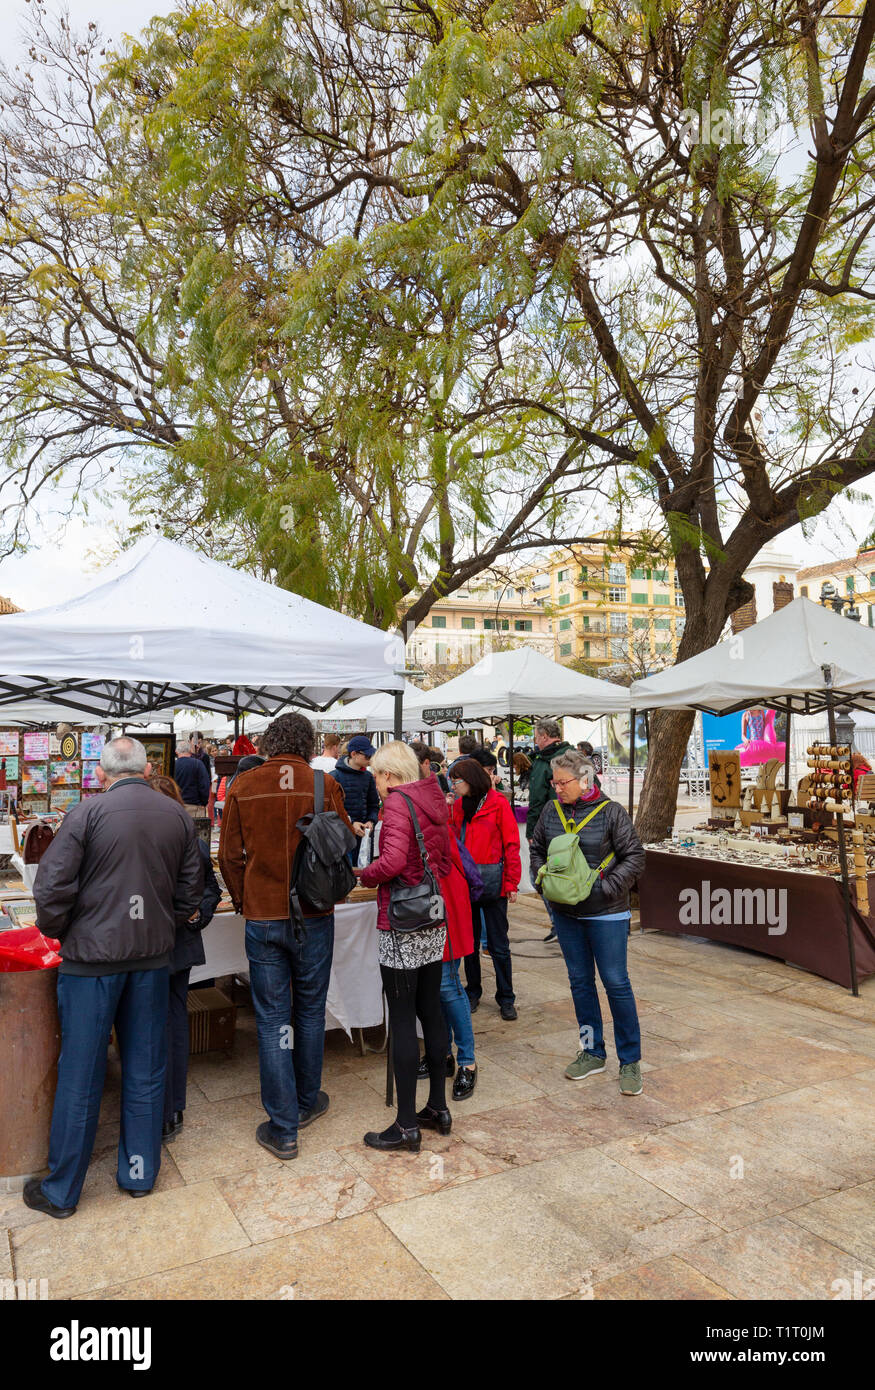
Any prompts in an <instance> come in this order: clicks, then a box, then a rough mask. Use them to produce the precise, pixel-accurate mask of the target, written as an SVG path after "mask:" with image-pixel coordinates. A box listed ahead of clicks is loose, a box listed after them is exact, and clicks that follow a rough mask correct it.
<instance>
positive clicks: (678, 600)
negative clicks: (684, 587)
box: [674, 589, 684, 608]
mask: <svg viewBox="0 0 875 1390" xmlns="http://www.w3.org/2000/svg"><path fill="white" fill-rule="evenodd" d="M674 606H675V608H683V606H684V596H683V594H682V593H681V591H680V589H675V591H674Z"/></svg>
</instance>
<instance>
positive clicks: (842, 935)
mask: <svg viewBox="0 0 875 1390" xmlns="http://www.w3.org/2000/svg"><path fill="white" fill-rule="evenodd" d="M750 889H754V890H756V889H762V890H764V897H763V898H761V899H751V897H750V896H748V897H746V898H741V897H740V896H737V895H736V894H737V892H738V894H740V893H741V892H742V891H743V890H750ZM691 890H692V892H691ZM721 890H727V891H728V893H729V895H730V897H729V900H727V899H726V897H725V896H724V895H723V894H722V893H721ZM769 890H771V892H769ZM638 893H639V897H640V903H641V925H642V927H646V928H650V929H654V930H656V931H664V932H676V933H682V934H684V935H688V936H705V937H708V938H709V939H711V940H714V941H728V942H731V943H732V944H733V945H734V946H749V947H750V948H751V950H754V951H762V952H763V953H764V954H765V955H768V956H775V957H777V958H778V959H779V960H786V961H789V962H791V964H793V965H801V966H802V967H803V968H804V969H805V970H810V971H812V972H813V973H814V974H815V975H822V976H823V978H824V979H826V980H834V981H835V983H836V984H839V985H845V986H846V987H847V988H850V986H851V967H850V962H849V960H848V934H847V927H846V924H845V912H844V902H843V899H842V885H841V880H840V879H833V878H828V877H826V875H822V874H799V873H792V872H789V871H788V870H786V869H784V870H781V869H777V868H775V869H773V868H770V867H762V868H760V867H751V866H750V865H747V864H724V863H722V862H721V861H720V860H717V859H702V858H699V857H698V856H684V855H682V854H664V853H660V852H659V851H658V850H651V849H649V850H647V864H646V867H645V870H644V873H643V874H642V876H641V878H640V879H639V882H638ZM777 893H783V894H785V895H786V896H785V897H784V898H783V899H779V898H777V897H776V896H775V895H776V894H777ZM869 900H870V902H872V903H875V874H870V875H869ZM728 902H731V904H732V906H731V908H730V909H729V911H728V921H721V920H720V918H721V916H724V915H727V914H726V908H727V905H728ZM763 907H765V909H766V911H765V912H763V910H762V909H763ZM781 912H783V913H784V914H785V916H786V931H785V932H784V933H783V934H778V932H777V931H776V930H775V927H776V926H778V927H780V925H781V922H780V915H781ZM715 916H716V917H717V918H718V920H717V921H716V922H715V921H713V920H712V919H713V918H714V917H715ZM769 916H770V917H771V918H772V922H771V923H770V922H769V920H767V918H768V917H769ZM697 917H698V920H696V918H697ZM776 917H777V918H778V919H779V920H778V922H777V923H775V921H774V919H775V918H776ZM851 924H852V928H853V933H854V946H855V951H856V957H857V978H858V979H859V980H865V979H866V978H868V976H870V975H875V915H873V914H870V916H869V917H868V918H866V917H863V916H862V914H861V913H859V912H858V911H857V909H856V907H855V906H854V902H853V894H852V896H851ZM770 925H771V927H772V930H771V932H770V930H769V928H770Z"/></svg>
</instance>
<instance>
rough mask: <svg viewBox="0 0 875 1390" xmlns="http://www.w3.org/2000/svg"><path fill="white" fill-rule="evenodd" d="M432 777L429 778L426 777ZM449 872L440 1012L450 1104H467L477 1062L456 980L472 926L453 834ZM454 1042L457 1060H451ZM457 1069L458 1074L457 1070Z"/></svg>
mask: <svg viewBox="0 0 875 1390" xmlns="http://www.w3.org/2000/svg"><path fill="white" fill-rule="evenodd" d="M428 775H429V776H431V774H430V773H429V774H428ZM450 854H451V856H452V861H453V862H452V864H451V866H450V871H449V873H448V874H446V876H445V877H443V878H441V880H440V887H441V895H442V897H443V900H444V903H445V904H446V909H447V944H446V946H445V947H444V962H443V972H442V974H441V1009H442V1011H443V1015H444V1022H445V1023H446V1025H447V1038H448V1050H447V1076H453V1074H454V1073H455V1080H454V1082H453V1100H467V1099H468V1097H469V1096H472V1095H473V1094H474V1087H475V1086H476V1084H477V1061H476V1057H475V1055H474V1027H473V1024H472V1023H471V1002H470V1000H469V998H468V995H467V994H466V993H465V990H464V989H463V988H462V981H461V980H460V979H459V962H460V961H461V960H464V959H466V957H468V956H469V955H470V954H471V952H472V951H473V950H474V925H473V920H472V907H471V895H470V893H469V892H468V880H467V879H466V877H465V870H464V867H463V865H462V856H461V854H460V853H459V842H458V840H457V839H456V836H455V834H451V835H450ZM453 1042H455V1044H456V1057H455V1060H454V1059H453V1051H452V1048H453ZM457 1067H458V1070H456V1068H457ZM427 1076H428V1058H427V1057H423V1059H422V1061H421V1062H420V1064H419V1077H420V1079H421V1080H424V1079H425V1078H426V1077H427Z"/></svg>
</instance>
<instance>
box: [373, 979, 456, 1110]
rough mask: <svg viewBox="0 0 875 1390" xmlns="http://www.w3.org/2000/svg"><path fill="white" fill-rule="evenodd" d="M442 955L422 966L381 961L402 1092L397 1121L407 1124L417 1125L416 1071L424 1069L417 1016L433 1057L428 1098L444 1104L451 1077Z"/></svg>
mask: <svg viewBox="0 0 875 1390" xmlns="http://www.w3.org/2000/svg"><path fill="white" fill-rule="evenodd" d="M442 969H443V964H442V962H441V961H439V960H436V961H433V962H432V964H431V965H421V966H420V967H419V969H418V970H393V969H392V968H391V966H388V965H381V966H380V974H381V975H382V977H383V988H384V989H385V991H386V1000H387V1002H388V1005H389V1027H390V1029H391V1030H392V1068H393V1070H394V1072H395V1089H396V1091H397V1092H398V1124H399V1125H401V1127H402V1129H413V1127H414V1126H415V1125H416V1073H417V1071H418V1069H419V1039H418V1038H417V1036H416V1019H417V1016H418V1017H419V1021H420V1023H421V1024H422V1033H423V1037H424V1039H425V1055H426V1057H427V1059H428V1075H429V1080H430V1083H431V1084H430V1089H429V1093H428V1103H429V1105H431V1106H433V1107H434V1109H435V1110H445V1109H446V1105H447V1098H446V1078H447V1072H446V1067H447V1045H448V1040H447V1025H446V1023H445V1022H444V1015H443V1010H442V1009H441V972H442Z"/></svg>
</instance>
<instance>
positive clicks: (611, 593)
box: [608, 566, 626, 603]
mask: <svg viewBox="0 0 875 1390" xmlns="http://www.w3.org/2000/svg"><path fill="white" fill-rule="evenodd" d="M611 568H612V569H613V566H611ZM608 602H609V603H625V602H626V590H625V589H608Z"/></svg>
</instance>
